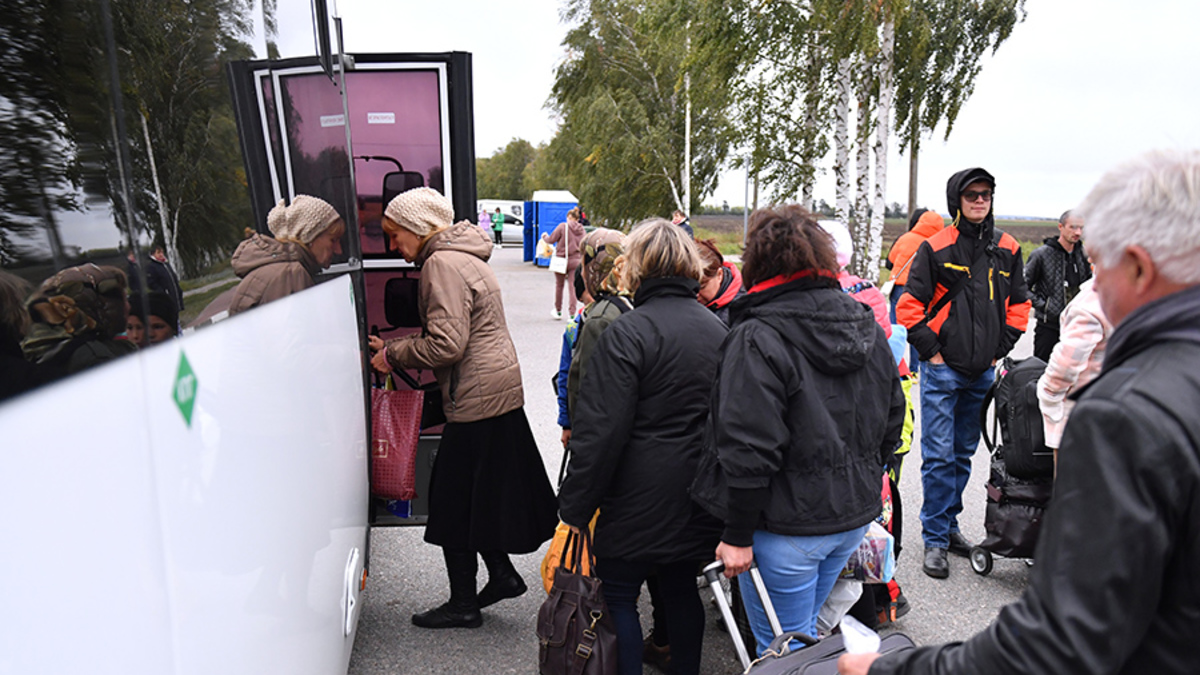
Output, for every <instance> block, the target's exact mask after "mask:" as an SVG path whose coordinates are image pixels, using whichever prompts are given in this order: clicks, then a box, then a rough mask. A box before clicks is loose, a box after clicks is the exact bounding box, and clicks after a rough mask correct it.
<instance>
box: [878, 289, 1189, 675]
mask: <svg viewBox="0 0 1200 675" xmlns="http://www.w3.org/2000/svg"><path fill="white" fill-rule="evenodd" d="M1197 364H1200V286H1193V287H1192V288H1191V289H1188V290H1184V291H1180V292H1178V293H1175V294H1173V295H1170V296H1167V297H1166V298H1162V299H1160V300H1158V301H1157V302H1154V303H1151V304H1149V305H1146V306H1143V307H1141V308H1139V309H1138V310H1136V311H1134V312H1133V313H1131V314H1130V315H1129V316H1128V317H1126V318H1125V320H1124V321H1123V322H1122V323H1121V324H1120V325H1119V326H1118V327H1117V329H1116V331H1115V332H1114V333H1113V336H1112V338H1111V339H1110V340H1109V343H1108V351H1107V353H1106V354H1105V359H1104V369H1103V370H1102V371H1101V374H1100V377H1099V378H1097V379H1096V380H1094V381H1093V382H1092V383H1091V385H1089V386H1088V387H1086V388H1085V389H1084V390H1083V391H1082V392H1081V394H1080V395H1079V398H1078V404H1077V405H1076V406H1075V409H1074V411H1073V412H1072V413H1071V421H1070V422H1069V423H1068V424H1067V428H1066V432H1065V434H1064V435H1063V440H1062V446H1061V449H1060V452H1059V454H1058V457H1059V459H1058V479H1057V482H1056V483H1055V486H1054V503H1053V504H1052V505H1051V507H1050V510H1049V512H1048V513H1047V515H1046V520H1045V521H1044V523H1043V525H1042V535H1041V538H1040V539H1039V542H1038V547H1037V550H1036V552H1035V555H1034V558H1036V559H1037V565H1035V566H1034V567H1033V573H1032V577H1031V578H1030V584H1029V587H1028V588H1027V589H1026V591H1025V593H1024V595H1022V596H1021V599H1020V600H1018V601H1017V602H1015V603H1013V604H1011V605H1009V606H1007V607H1005V608H1004V609H1003V610H1001V612H1000V616H999V617H998V618H997V619H996V621H995V622H993V623H992V625H991V626H989V627H988V628H987V629H986V630H984V631H983V632H982V633H980V634H978V635H976V636H975V637H973V638H971V639H970V640H968V641H967V642H964V643H952V644H948V645H942V646H939V647H925V648H921V649H917V650H914V651H909V652H904V653H903V654H902V655H897V656H893V655H886V656H884V657H882V658H880V659H879V660H878V661H876V662H875V663H874V665H872V667H871V675H891V674H893V673H903V674H908V673H936V674H942V673H945V674H946V675H949V674H950V673H979V674H980V675H992V674H996V675H999V674H1002V673H1003V674H1010V673H1011V674H1013V675H1015V674H1017V673H1078V674H1081V675H1093V674H1095V675H1099V674H1100V673H1105V674H1109V673H1120V674H1133V673H1155V674H1156V675H1158V674H1162V675H1194V674H1195V673H1200V650H1198V649H1196V635H1197V631H1196V625H1197V622H1198V621H1200V577H1198V576H1197V574H1196V561H1197V560H1200V416H1197V415H1196V411H1197V410H1200V367H1198V366H1197Z"/></svg>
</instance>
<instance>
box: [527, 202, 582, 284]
mask: <svg viewBox="0 0 1200 675" xmlns="http://www.w3.org/2000/svg"><path fill="white" fill-rule="evenodd" d="M578 205H579V199H577V198H576V197H575V195H573V194H571V193H570V192H568V191H567V190H535V191H534V193H533V200H532V201H529V202H526V203H525V261H526V262H529V261H534V262H535V263H536V264H537V266H538V267H549V266H550V259H549V258H536V259H535V256H536V250H537V248H536V247H537V242H538V240H540V239H541V238H542V235H543V234H550V233H551V232H553V231H554V228H556V227H558V224H559V223H565V222H567V212H568V211H570V210H571V209H573V208H575V207H576V206H578Z"/></svg>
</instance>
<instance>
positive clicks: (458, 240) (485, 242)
mask: <svg viewBox="0 0 1200 675" xmlns="http://www.w3.org/2000/svg"><path fill="white" fill-rule="evenodd" d="M438 251H462V252H463V253H468V254H470V255H473V256H475V257H476V258H479V259H480V260H482V261H484V262H487V261H488V258H491V257H492V240H491V239H488V236H487V234H486V233H485V232H484V231H483V228H481V227H479V226H477V225H474V224H472V223H471V221H469V220H460V221H458V222H457V223H455V224H453V225H451V226H450V227H447V228H446V229H444V230H442V231H441V232H437V233H434V234H433V236H431V237H429V239H428V240H427V241H426V242H425V245H424V246H422V247H421V252H420V253H418V254H417V259H416V261H415V262H416V263H417V264H418V265H421V264H423V263H424V262H425V261H426V260H428V259H429V256H431V255H433V254H434V253H437V252H438Z"/></svg>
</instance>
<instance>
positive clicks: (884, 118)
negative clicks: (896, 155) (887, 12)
mask: <svg viewBox="0 0 1200 675" xmlns="http://www.w3.org/2000/svg"><path fill="white" fill-rule="evenodd" d="M895 42H896V26H895V24H894V23H893V22H892V20H891V19H888V20H886V21H884V23H883V41H882V44H881V45H880V54H879V105H878V107H877V108H876V109H875V113H876V118H875V209H874V210H873V211H872V212H871V227H870V230H869V231H868V233H867V238H866V239H865V240H863V241H862V242H860V248H859V249H858V250H859V251H860V253H861V254H862V257H863V264H862V266H861V267H862V268H863V270H864V271H865V272H866V273H867V274H860V276H862V277H863V278H864V279H866V280H868V281H872V282H874V281H875V280H877V279H878V278H879V250H880V248H882V247H883V241H882V240H883V217H884V215H885V212H886V210H887V205H886V199H887V170H888V157H887V151H888V131H889V130H890V129H891V126H892V121H891V117H892V97H893V94H894V93H895V92H894V84H893V82H892V59H893V57H894V55H893V51H894V47H895Z"/></svg>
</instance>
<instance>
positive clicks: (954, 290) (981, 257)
mask: <svg viewBox="0 0 1200 675" xmlns="http://www.w3.org/2000/svg"><path fill="white" fill-rule="evenodd" d="M1002 234H1003V233H1002V232H1000V230H997V229H994V228H993V229H992V239H991V241H990V242H988V245H987V246H984V247H983V248H982V249H980V251H979V252H978V253H976V254H975V259H974V260H972V261H971V268H970V270H968V271H967V273H966V274H965V275H964V276H961V277H959V278H958V281H956V282H954V285H953V286H951V287H950V288H949V290H947V291H946V294H945V295H943V296H942V297H940V298H938V301H937V302H935V303H934V304H933V307H930V308H929V311H928V312H926V313H925V316H924V317H922V318H921V320H920V321H918V322H917V323H916V325H915V326H913V328H916V327H917V326H924V325H925V324H927V323H929V321H930V320H931V319H933V317H935V316H937V315H938V312H940V311H942V309H943V308H944V307H945V306H946V305H948V304H950V301H951V300H953V299H954V296H956V295H958V294H959V293H960V292H961V291H962V289H964V288H966V287H967V284H968V283H969V282H970V281H971V279H973V278H975V277H976V276H977V275H979V274H982V273H983V270H984V268H986V267H987V266H988V265H989V262H990V261H989V260H988V258H989V254H990V253H991V252H992V249H995V248H999V246H1000V237H1001V235H1002ZM913 257H916V256H915V255H914V256H913Z"/></svg>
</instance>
